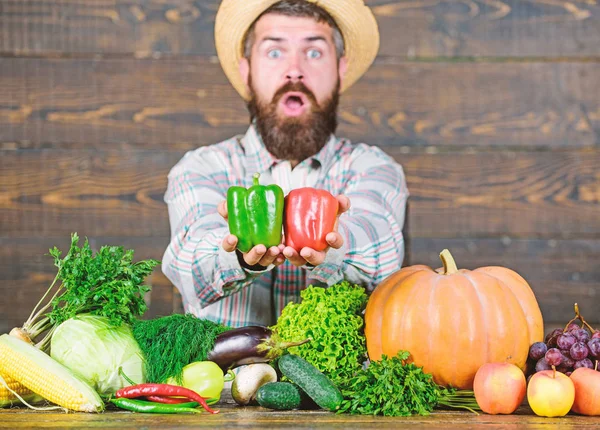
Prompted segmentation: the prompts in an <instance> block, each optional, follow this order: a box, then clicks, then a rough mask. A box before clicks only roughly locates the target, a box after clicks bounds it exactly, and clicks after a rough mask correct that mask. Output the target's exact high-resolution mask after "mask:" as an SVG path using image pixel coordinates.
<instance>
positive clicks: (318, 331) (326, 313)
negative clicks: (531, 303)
mask: <svg viewBox="0 0 600 430" xmlns="http://www.w3.org/2000/svg"><path fill="white" fill-rule="evenodd" d="M300 297H301V299H302V300H301V302H300V303H293V302H292V303H289V304H288V305H286V307H285V308H284V309H283V311H282V313H281V315H280V317H279V318H278V320H277V324H276V326H275V327H274V330H275V331H276V332H277V333H278V334H279V336H280V337H281V339H282V340H284V341H287V342H297V341H301V340H303V339H306V338H312V341H311V342H309V343H306V344H304V345H301V346H297V347H292V348H289V349H288V351H289V352H290V353H292V354H296V355H299V356H301V357H302V358H304V359H305V360H306V361H308V362H309V363H311V364H313V365H314V366H315V367H317V368H318V369H319V370H320V371H321V372H323V373H324V374H325V375H326V376H328V377H329V378H330V379H331V380H332V381H333V382H334V383H336V384H338V383H340V382H342V381H344V380H345V379H347V378H349V377H350V376H352V375H353V374H354V373H355V372H356V371H358V370H359V369H360V368H361V366H362V363H363V361H365V360H366V358H367V347H366V341H365V336H364V330H363V327H364V320H363V317H362V311H363V310H364V308H365V306H366V303H367V294H366V292H365V289H364V288H362V287H359V286H357V285H352V284H350V283H349V282H347V281H342V282H340V283H338V284H335V285H332V286H331V287H329V288H321V287H316V286H312V285H310V286H309V287H307V288H306V289H305V290H303V291H302V292H301V293H300Z"/></svg>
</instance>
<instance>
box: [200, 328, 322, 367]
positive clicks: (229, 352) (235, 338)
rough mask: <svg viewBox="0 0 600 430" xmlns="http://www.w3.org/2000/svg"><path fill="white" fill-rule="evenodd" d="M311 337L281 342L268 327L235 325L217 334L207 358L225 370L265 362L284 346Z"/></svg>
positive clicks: (295, 343)
mask: <svg viewBox="0 0 600 430" xmlns="http://www.w3.org/2000/svg"><path fill="white" fill-rule="evenodd" d="M311 340H312V339H310V338H309V339H304V340H301V341H300V342H284V341H282V340H281V338H280V337H279V335H277V333H276V332H275V331H274V330H271V329H270V328H269V327H265V326H260V325H252V326H246V327H239V328H234V329H231V330H227V331H225V332H223V333H221V334H220V335H219V336H217V338H216V339H215V344H214V346H213V348H212V350H211V351H210V352H209V353H208V357H207V360H209V361H214V362H215V363H217V364H218V365H219V367H221V369H222V370H223V371H224V372H227V371H228V370H230V369H233V368H235V367H239V366H242V365H244V364H252V363H267V362H269V361H271V360H273V359H275V358H277V357H279V356H281V354H283V352H284V351H285V350H286V349H287V348H290V347H292V346H299V345H303V344H305V343H307V342H310V341H311Z"/></svg>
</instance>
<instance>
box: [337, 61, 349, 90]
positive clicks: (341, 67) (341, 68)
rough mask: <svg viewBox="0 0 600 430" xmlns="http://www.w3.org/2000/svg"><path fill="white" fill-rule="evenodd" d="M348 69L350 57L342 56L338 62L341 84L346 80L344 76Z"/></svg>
mask: <svg viewBox="0 0 600 430" xmlns="http://www.w3.org/2000/svg"><path fill="white" fill-rule="evenodd" d="M346 70H348V59H347V58H346V57H342V58H340V61H339V63H338V73H339V75H340V85H341V83H342V82H344V77H345V76H346Z"/></svg>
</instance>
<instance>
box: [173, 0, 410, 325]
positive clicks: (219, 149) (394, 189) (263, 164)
mask: <svg viewBox="0 0 600 430" xmlns="http://www.w3.org/2000/svg"><path fill="white" fill-rule="evenodd" d="M215 41H216V48H217V54H218V56H219V60H220V62H221V66H222V67H223V71H224V72H225V75H226V76H227V77H228V79H229V80H230V82H231V83H232V85H233V86H234V88H235V89H236V90H237V91H238V93H239V94H240V95H241V96H242V97H243V98H244V100H245V101H246V102H247V105H248V110H249V112H250V126H249V128H248V130H247V132H246V133H245V134H244V135H240V136H235V137H233V138H231V139H229V140H226V141H224V142H220V143H217V144H213V145H209V146H203V147H200V148H198V149H196V150H194V151H190V152H188V153H187V154H185V156H184V157H183V158H182V160H181V161H180V162H179V163H178V164H177V165H176V166H175V167H174V168H173V169H172V170H171V172H170V174H169V178H168V189H167V192H166V194H165V201H166V203H167V204H168V209H169V216H170V224H171V241H170V244H169V246H168V248H167V250H166V251H165V254H164V257H163V263H162V269H163V273H165V275H166V276H167V277H168V278H169V279H170V280H171V281H172V282H173V283H174V284H175V286H176V287H177V288H178V289H179V291H180V292H181V295H182V299H183V305H184V310H185V312H186V313H192V314H194V315H196V316H198V317H201V318H206V319H210V320H213V321H215V322H219V323H222V324H225V325H228V326H231V327H238V326H244V325H271V324H273V323H274V322H275V321H276V319H277V317H278V316H279V315H280V313H281V311H282V309H283V308H284V307H285V305H286V304H287V303H289V302H291V301H295V302H298V301H299V299H300V292H301V291H302V290H303V289H304V288H306V287H307V286H308V285H318V286H323V287H327V286H331V285H334V284H336V283H338V282H340V281H342V280H347V281H349V282H351V283H355V284H359V285H362V286H364V287H366V288H367V291H371V290H372V289H373V288H374V286H376V285H377V284H378V283H379V282H381V281H382V280H383V279H384V278H385V277H387V276H389V275H390V274H392V273H393V272H395V271H396V270H398V269H400V267H401V264H402V261H403V258H404V240H403V236H402V227H403V224H404V214H405V205H406V200H407V198H408V190H407V187H406V182H405V178H404V173H403V170H402V167H401V166H400V165H399V164H397V163H396V162H395V161H394V160H393V159H392V158H390V157H389V156H387V155H386V154H385V153H384V152H382V151H381V150H380V149H379V148H377V147H375V146H369V145H367V144H364V143H361V144H353V143H351V142H350V141H349V140H348V139H343V138H339V137H337V136H336V135H335V130H336V127H337V107H338V101H339V96H340V93H341V92H343V91H345V90H346V89H348V88H349V87H350V86H351V85H352V84H353V83H354V82H356V80H358V79H359V78H360V77H361V76H362V75H363V74H364V72H365V71H366V70H367V69H368V68H369V66H370V65H371V63H372V62H373V60H374V58H375V57H376V54H377V50H378V48H379V33H378V28H377V23H376V21H375V18H374V16H373V14H372V13H371V11H370V9H369V8H368V7H366V6H365V5H364V2H363V0H319V1H318V2H316V1H314V0H312V1H308V0H283V1H277V0H224V1H223V2H222V3H221V6H220V8H219V11H218V13H217V17H216V21H215ZM257 172H258V173H260V180H261V184H263V185H267V184H277V185H279V186H280V187H281V188H282V189H283V191H284V193H285V194H287V193H289V192H290V191H291V190H293V189H297V188H302V187H313V188H318V189H324V190H327V191H328V192H330V193H331V194H332V195H334V196H336V198H337V199H338V202H339V213H338V218H337V223H336V227H335V228H334V231H332V232H330V233H328V234H327V236H326V241H327V244H328V247H327V248H326V249H325V250H323V251H317V250H315V249H311V248H309V247H305V248H303V249H301V250H300V251H299V252H298V251H296V250H295V249H293V248H292V247H289V246H288V247H286V246H285V245H284V244H283V243H282V244H280V245H279V246H272V247H270V248H269V249H267V248H266V247H265V246H264V245H257V246H254V247H253V248H252V249H251V250H250V251H248V252H240V251H239V250H238V249H237V243H238V238H237V237H236V236H234V235H232V234H230V233H229V229H228V223H227V215H228V214H227V205H226V203H225V198H226V195H227V190H228V188H229V187H231V186H233V185H240V186H244V187H249V186H251V185H252V179H253V175H254V174H255V173H257Z"/></svg>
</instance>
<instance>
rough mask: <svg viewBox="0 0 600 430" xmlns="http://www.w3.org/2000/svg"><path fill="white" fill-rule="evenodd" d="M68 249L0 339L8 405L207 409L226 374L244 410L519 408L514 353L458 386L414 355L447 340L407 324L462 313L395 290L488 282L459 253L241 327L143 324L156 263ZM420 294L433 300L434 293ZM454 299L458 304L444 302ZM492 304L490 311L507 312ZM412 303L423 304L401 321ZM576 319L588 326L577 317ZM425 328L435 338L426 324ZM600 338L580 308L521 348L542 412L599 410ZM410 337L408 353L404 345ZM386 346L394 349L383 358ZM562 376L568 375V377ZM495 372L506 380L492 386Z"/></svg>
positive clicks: (2, 397) (324, 291)
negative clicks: (465, 267)
mask: <svg viewBox="0 0 600 430" xmlns="http://www.w3.org/2000/svg"><path fill="white" fill-rule="evenodd" d="M61 254H62V253H61V252H60V251H59V250H58V249H57V248H53V249H51V250H50V255H51V256H52V257H53V259H54V264H55V266H56V267H57V269H58V270H57V274H56V277H55V279H54V281H53V282H52V284H51V285H50V288H49V289H48V291H47V292H46V293H45V294H44V296H43V297H42V300H40V303H38V305H36V307H35V308H34V310H33V311H32V313H31V316H30V317H29V318H28V320H27V321H26V322H25V323H24V324H23V327H21V328H17V329H14V330H13V331H12V332H11V335H7V334H4V335H1V336H0V406H7V405H8V406H10V405H12V404H14V403H18V402H22V403H24V404H26V405H27V406H28V407H31V408H35V409H46V407H39V406H33V405H32V404H31V403H34V402H39V401H40V399H45V400H46V401H48V402H51V403H53V404H55V405H57V406H50V408H55V407H59V408H64V409H68V410H75V411H82V412H100V411H103V410H104V409H105V407H106V405H109V406H111V407H117V408H121V409H125V410H129V411H131V412H150V413H167V414H171V413H199V412H209V413H218V412H219V411H218V410H214V409H212V408H211V407H210V405H213V404H215V403H217V402H219V400H220V398H221V393H222V390H223V389H224V384H225V382H227V381H232V380H233V384H232V396H233V398H234V400H235V401H236V402H237V403H238V404H240V405H259V406H262V407H264V408H268V409H277V410H290V409H323V410H326V411H330V412H334V413H348V414H368V415H384V416H409V415H413V414H419V415H427V414H430V413H431V412H432V411H433V410H434V409H436V408H458V409H465V410H469V411H471V412H475V411H477V410H484V411H485V412H486V413H513V412H514V411H515V410H516V408H518V407H519V406H520V404H521V401H522V399H523V398H524V396H525V387H526V384H525V375H524V374H523V371H522V369H521V368H520V367H519V366H518V365H514V364H510V361H515V362H516V363H517V364H519V363H520V362H521V361H523V362H524V361H525V358H526V357H521V356H520V353H519V352H518V351H517V353H515V354H516V355H517V356H515V357H512V356H511V357H510V358H507V359H506V360H505V361H506V362H489V360H487V359H486V360H487V361H488V362H487V363H485V365H482V366H479V367H477V368H476V367H474V366H475V364H473V362H470V364H468V366H467V364H455V366H459V367H460V366H462V369H458V370H459V371H460V372H463V373H464V374H465V375H466V376H465V375H463V376H464V377H463V376H460V375H459V376H460V377H459V378H458V379H456V381H462V382H464V383H465V384H467V385H468V384H470V383H472V381H473V378H475V379H474V380H475V381H476V383H475V388H474V389H476V391H475V392H473V391H464V390H461V389H462V388H465V385H458V384H457V385H453V384H440V382H439V380H440V379H436V375H437V378H441V379H443V374H444V372H443V371H444V369H445V368H448V366H449V364H448V363H439V362H437V361H436V363H434V366H437V367H436V368H435V369H434V370H435V371H431V372H429V371H428V370H427V369H426V368H424V367H421V364H420V362H419V361H418V360H417V358H418V357H419V356H421V357H423V356H429V355H431V354H433V353H434V352H437V351H431V350H427V348H430V349H431V348H439V344H436V346H434V347H432V346H429V345H430V344H431V342H421V343H418V342H417V343H414V341H415V335H414V333H413V334H411V330H416V329H415V327H417V328H418V330H416V333H420V335H421V336H425V335H427V336H438V337H439V336H442V335H443V333H442V331H441V330H440V329H439V328H438V327H436V326H434V325H431V324H429V325H427V324H425V322H427V321H433V320H441V319H443V318H441V317H442V316H445V318H446V319H443V320H444V321H446V324H447V325H448V324H449V321H451V320H452V321H454V319H453V318H454V316H452V315H451V310H452V309H446V307H444V306H443V304H439V305H436V306H428V307H427V309H428V310H429V312H428V314H427V315H422V314H424V312H422V309H423V307H422V306H421V307H420V308H419V306H417V305H415V304H414V303H412V302H411V303H412V304H411V305H410V306H409V305H408V304H407V302H406V301H405V300H404V299H403V297H404V296H403V295H402V294H399V291H402V289H404V288H409V287H410V288H412V287H415V286H416V287H418V288H420V289H421V290H423V291H428V288H433V287H432V285H428V283H431V279H433V278H434V277H438V276H439V277H444V278H442V280H441V281H440V285H437V287H436V288H437V290H436V291H438V290H439V289H440V288H442V287H443V288H444V289H445V291H446V292H447V293H448V294H449V297H451V296H452V294H453V293H454V292H455V290H457V289H460V288H463V287H464V288H484V289H485V288H488V287H489V286H488V285H487V284H485V282H483V283H481V282H480V283H473V284H472V285H470V286H466V287H465V286H464V285H463V278H464V277H465V276H467V275H466V274H465V273H466V272H465V271H453V270H448V268H452V267H451V266H453V265H452V264H447V263H448V261H450V258H451V256H450V255H449V253H447V252H446V254H443V255H442V257H445V258H446V260H445V261H444V264H445V268H446V271H445V273H443V274H442V273H440V272H439V271H438V272H434V271H432V270H425V269H424V267H425V266H417V267H413V268H407V269H406V271H404V272H402V271H400V273H397V274H394V275H392V276H391V277H390V278H389V279H388V280H385V281H384V282H383V283H382V284H381V285H380V286H378V287H377V288H376V290H375V292H374V293H373V294H372V295H371V296H368V295H367V293H366V291H365V289H364V288H362V287H360V286H358V285H354V284H351V283H349V282H347V281H342V282H340V283H338V284H336V285H333V286H331V287H329V288H320V287H316V286H309V287H308V288H306V289H305V290H303V291H302V292H301V301H300V302H299V303H289V304H288V305H287V306H286V307H285V308H284V309H283V311H282V314H281V315H280V317H279V318H278V320H277V323H276V324H275V325H274V326H272V327H264V326H247V327H238V328H232V327H227V326H224V325H222V324H217V323H214V322H212V321H209V320H204V319H201V318H198V317H195V316H193V315H191V314H187V315H180V314H173V315H166V316H162V317H158V318H154V319H142V318H143V316H144V312H145V311H146V303H145V301H144V295H145V293H147V292H148V291H149V290H150V287H149V286H147V285H145V284H144V279H145V278H146V277H147V276H148V275H149V274H150V273H151V272H152V270H153V269H154V268H155V267H156V266H157V265H158V264H159V262H158V261H156V260H145V261H140V262H137V263H135V262H134V261H133V251H132V250H128V251H125V250H124V249H123V248H122V247H118V246H103V247H101V248H100V249H99V250H98V252H97V253H96V254H94V253H93V251H92V250H91V248H90V245H89V243H88V241H87V239H86V240H85V241H84V243H83V245H82V246H81V247H80V246H79V237H78V236H77V234H73V235H72V236H71V246H70V249H69V251H68V252H67V254H66V255H65V256H64V257H62V255H61ZM443 259H444V258H443ZM426 269H428V268H426ZM403 270H404V269H403ZM494 270H495V271H494V274H495V275H494V276H496V279H497V281H495V282H497V283H498V284H499V283H501V282H504V281H503V279H504V277H505V276H508V275H507V273H508V274H510V276H511V277H512V278H511V279H516V281H515V282H516V284H514V285H509V286H508V288H512V290H511V291H513V292H515V294H525V295H526V297H527V298H528V300H529V302H528V303H529V305H530V306H529V308H523V307H520V308H519V309H517V310H518V311H519V312H521V313H522V314H523V318H521V317H520V316H519V315H521V314H520V313H519V312H516V314H518V316H519V318H520V320H522V322H523V324H524V326H527V324H528V322H525V321H529V322H530V323H531V324H533V326H532V327H533V328H532V329H531V330H529V328H531V327H529V328H528V329H527V330H524V331H523V332H524V333H525V332H529V331H531V333H534V332H535V333H534V334H535V335H532V336H530V334H531V333H525V334H524V335H523V336H521V337H519V339H518V341H519V345H521V344H522V343H523V342H525V343H527V342H530V340H529V339H537V332H539V328H540V327H539V326H540V324H541V319H539V318H538V317H539V315H538V313H537V310H536V309H537V308H536V303H535V298H533V297H532V296H531V295H529V290H528V286H526V284H523V282H524V281H523V280H522V278H519V277H516V276H517V275H515V274H512V273H510V272H507V271H504V272H502V271H498V270H496V269H494ZM421 272H422V273H421ZM479 272H485V273H486V274H487V275H486V276H490V273H489V270H488V269H487V268H482V269H477V270H475V271H472V272H471V274H470V275H469V276H475V277H477V276H479V275H478V273H479ZM415 273H416V275H415V277H416V278H419V277H420V278H419V279H420V280H421V282H420V283H419V279H416V281H415V282H414V284H415V285H412V286H410V285H409V286H406V285H405V284H404V280H405V278H406V277H405V276H404V275H405V274H408V275H406V276H412V275H411V274H415ZM436 279H437V278H436ZM482 279H483V278H482ZM442 284H443V285H442ZM517 284H518V285H517ZM486 291H487V290H486ZM426 296H427V297H429V300H433V299H436V300H437V298H436V296H435V295H434V294H426ZM497 296H498V297H499V295H497ZM494 297H496V296H494ZM489 303H490V306H489V307H488V308H487V310H488V312H492V310H493V309H494V308H493V306H492V305H491V304H492V303H493V302H492V301H490V302H489ZM407 306H408V307H407ZM454 306H455V303H454V302H453V303H452V306H450V307H448V308H451V307H454ZM496 308H497V309H495V312H496V314H495V315H499V314H500V313H502V312H505V311H506V309H504V308H501V307H496ZM406 309H409V310H410V309H415V312H413V313H409V314H407V315H408V316H406V315H405V316H404V317H403V316H402V315H403V314H402V312H403V311H406ZM419 309H421V310H420V311H419V312H420V313H419V312H417V310H419ZM515 309H516V308H515ZM432 312H434V313H436V312H437V315H431V313H432ZM469 315H470V314H468V313H464V314H463V313H461V314H460V315H458V316H456V318H457V321H461V322H464V324H462V323H461V324H459V325H457V326H456V327H461V328H464V327H472V326H473V327H475V326H477V325H478V324H479V326H481V327H480V328H481V330H479V329H478V330H479V331H477V333H479V334H480V335H481V336H482V337H481V339H483V340H485V342H484V343H483V344H482V345H488V344H491V343H490V342H492V343H493V342H495V340H494V336H495V332H494V331H493V330H491V329H490V328H489V327H487V326H486V325H485V324H483V325H482V323H481V320H477V319H474V318H473V316H472V315H471V316H469ZM503 315H504V314H503ZM387 317H391V318H392V319H390V320H388V319H386V318H387ZM420 318H425V320H423V321H424V322H423V324H421V325H419V324H416V325H415V321H422V320H421V319H420ZM482 318H483V317H482ZM519 318H517V319H519ZM399 319H402V321H404V322H406V321H410V322H411V324H412V327H413V328H412V329H411V328H410V327H409V326H411V324H408V323H407V324H408V325H406V324H405V325H402V326H401V327H400V325H401V324H400V322H401V321H400V320H399ZM577 319H578V320H580V321H581V326H579V325H576V324H574V322H575V320H577ZM365 321H367V325H368V326H369V327H366V326H365ZM377 324H379V325H377ZM395 325H398V327H400V328H399V330H396V331H397V332H402V333H403V337H401V338H397V333H396V332H394V333H395V334H394V336H395V337H393V339H392V337H391V336H387V337H386V336H385V332H386V330H389V329H390V328H393V327H395ZM479 326H478V327H479ZM424 327H426V329H427V330H429V331H430V332H431V333H429V334H427V333H425V332H423V330H424ZM453 327H454V325H453ZM486 327H487V328H486ZM368 328H370V329H371V330H370V331H369V330H368ZM534 329H535V330H534ZM444 333H448V332H447V331H446V332H444ZM458 335H462V332H461V333H457V336H458ZM411 336H412V337H411ZM446 336H448V335H447V334H446ZM448 337H450V338H452V337H453V336H452V335H450V336H448ZM599 337H600V334H598V333H597V331H595V330H593V329H592V327H591V326H589V324H587V323H586V321H585V320H584V319H583V317H581V315H580V314H579V312H578V309H577V308H576V318H574V319H573V320H572V321H570V322H569V323H568V324H567V326H566V327H565V328H564V329H561V330H560V332H559V331H555V332H552V333H551V334H550V335H549V336H548V337H547V338H546V341H545V342H544V343H543V344H542V343H540V342H538V343H533V342H530V343H529V344H528V345H527V346H528V348H529V347H530V348H529V356H530V358H529V365H530V367H531V368H532V369H533V368H535V370H537V372H536V373H535V374H534V375H533V376H532V379H531V382H530V383H529V388H530V391H531V393H530V392H529V391H528V392H527V396H528V400H529V403H530V405H531V407H532V409H533V410H534V411H535V413H537V414H539V415H546V416H558V415H560V414H566V413H567V412H568V411H569V409H570V408H571V407H573V410H576V411H578V413H583V414H589V415H597V414H600V408H597V407H596V406H595V403H594V402H593V401H592V399H594V398H596V397H595V396H596V391H598V390H597V388H596V387H597V386H599V385H598V382H599V381H600V380H599V379H598V378H599V377H600V372H597V371H596V370H595V368H596V366H597V360H598V359H600V352H599V351H600V346H598V345H600V342H597V341H598V338H599ZM409 341H410V342H413V343H410V342H409ZM447 342H456V338H455V337H454V338H452V339H447ZM369 343H370V345H371V347H372V350H373V354H372V355H371V356H369V355H368V352H371V349H368V348H367V347H368V346H369ZM531 343H533V345H531ZM410 345H413V347H412V350H411V349H409V348H408V347H406V348H404V347H403V346H410ZM521 346H522V345H521ZM569 346H570V347H571V348H570V349H569V351H568V353H567V349H566V348H567V347H569ZM575 346H577V348H580V349H581V350H582V351H579V350H578V349H577V348H575ZM371 347H370V348H371ZM481 347H483V346H481ZM584 347H585V352H586V354H585V357H584V356H583V350H584ZM386 348H387V350H390V349H393V350H394V354H387V353H386ZM490 348H491V347H490ZM507 348H508V347H507ZM511 348H512V346H511ZM519 348H520V347H519ZM573 348H575V349H573ZM488 349H489V348H488ZM542 350H543V356H542ZM507 351H509V352H510V351H513V349H507ZM519 351H520V349H519ZM369 358H370V360H369ZM464 358H465V360H467V358H469V357H466V356H465V357H464ZM578 358H579V359H578ZM476 359H478V360H479V359H480V357H479V358H478V357H476ZM568 359H571V361H573V362H574V363H572V365H571V366H567V365H568V364H569V363H570V362H569V361H568ZM534 360H535V361H534ZM471 361H473V360H471ZM484 361H485V360H484ZM465 363H466V361H465ZM546 365H547V367H549V368H546ZM592 365H594V368H592ZM25 367H27V369H25ZM466 367H469V369H466ZM542 367H544V368H542ZM233 369H235V370H236V372H237V375H238V376H237V377H236V376H235V375H234V372H233V371H232V370H233ZM474 369H475V370H476V373H475V374H474V375H473V370H474ZM26 370H27V371H26ZM467 370H468V372H467ZM561 371H564V372H565V373H566V372H572V375H571V376H572V377H571V378H569V377H568V376H567V375H566V374H563V373H561ZM552 372H553V373H552ZM590 372H592V373H594V374H593V375H592V374H590ZM467 373H468V375H467ZM238 377H239V379H237V378H238ZM234 378H235V379H234ZM465 378H467V379H468V381H467V379H465ZM543 378H551V379H552V382H550V383H554V384H557V386H558V385H560V386H561V387H564V388H560V389H557V391H556V392H557V393H561V392H563V391H564V396H562V397H561V398H558V399H552V400H553V401H557V402H558V403H561V408H560V409H558V408H555V409H552V410H548V408H546V409H544V406H543V405H545V404H546V403H544V402H545V401H546V398H547V396H548V395H549V394H548V393H550V391H549V390H543V385H541V384H543V383H544V382H543V381H544V379H543ZM497 380H500V381H504V382H505V383H504V382H503V383H501V384H497V383H495V382H494V381H497ZM569 384H571V385H569ZM540 387H542V388H540ZM574 387H577V388H574ZM575 390H577V393H579V397H578V398H575V394H574V393H575ZM598 395H600V391H599V392H598ZM569 396H571V397H569ZM565 399H566V400H565ZM558 403H556V404H558ZM35 404H36V405H37V404H38V403H35ZM540 405H542V406H540ZM536 408H538V409H536Z"/></svg>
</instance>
